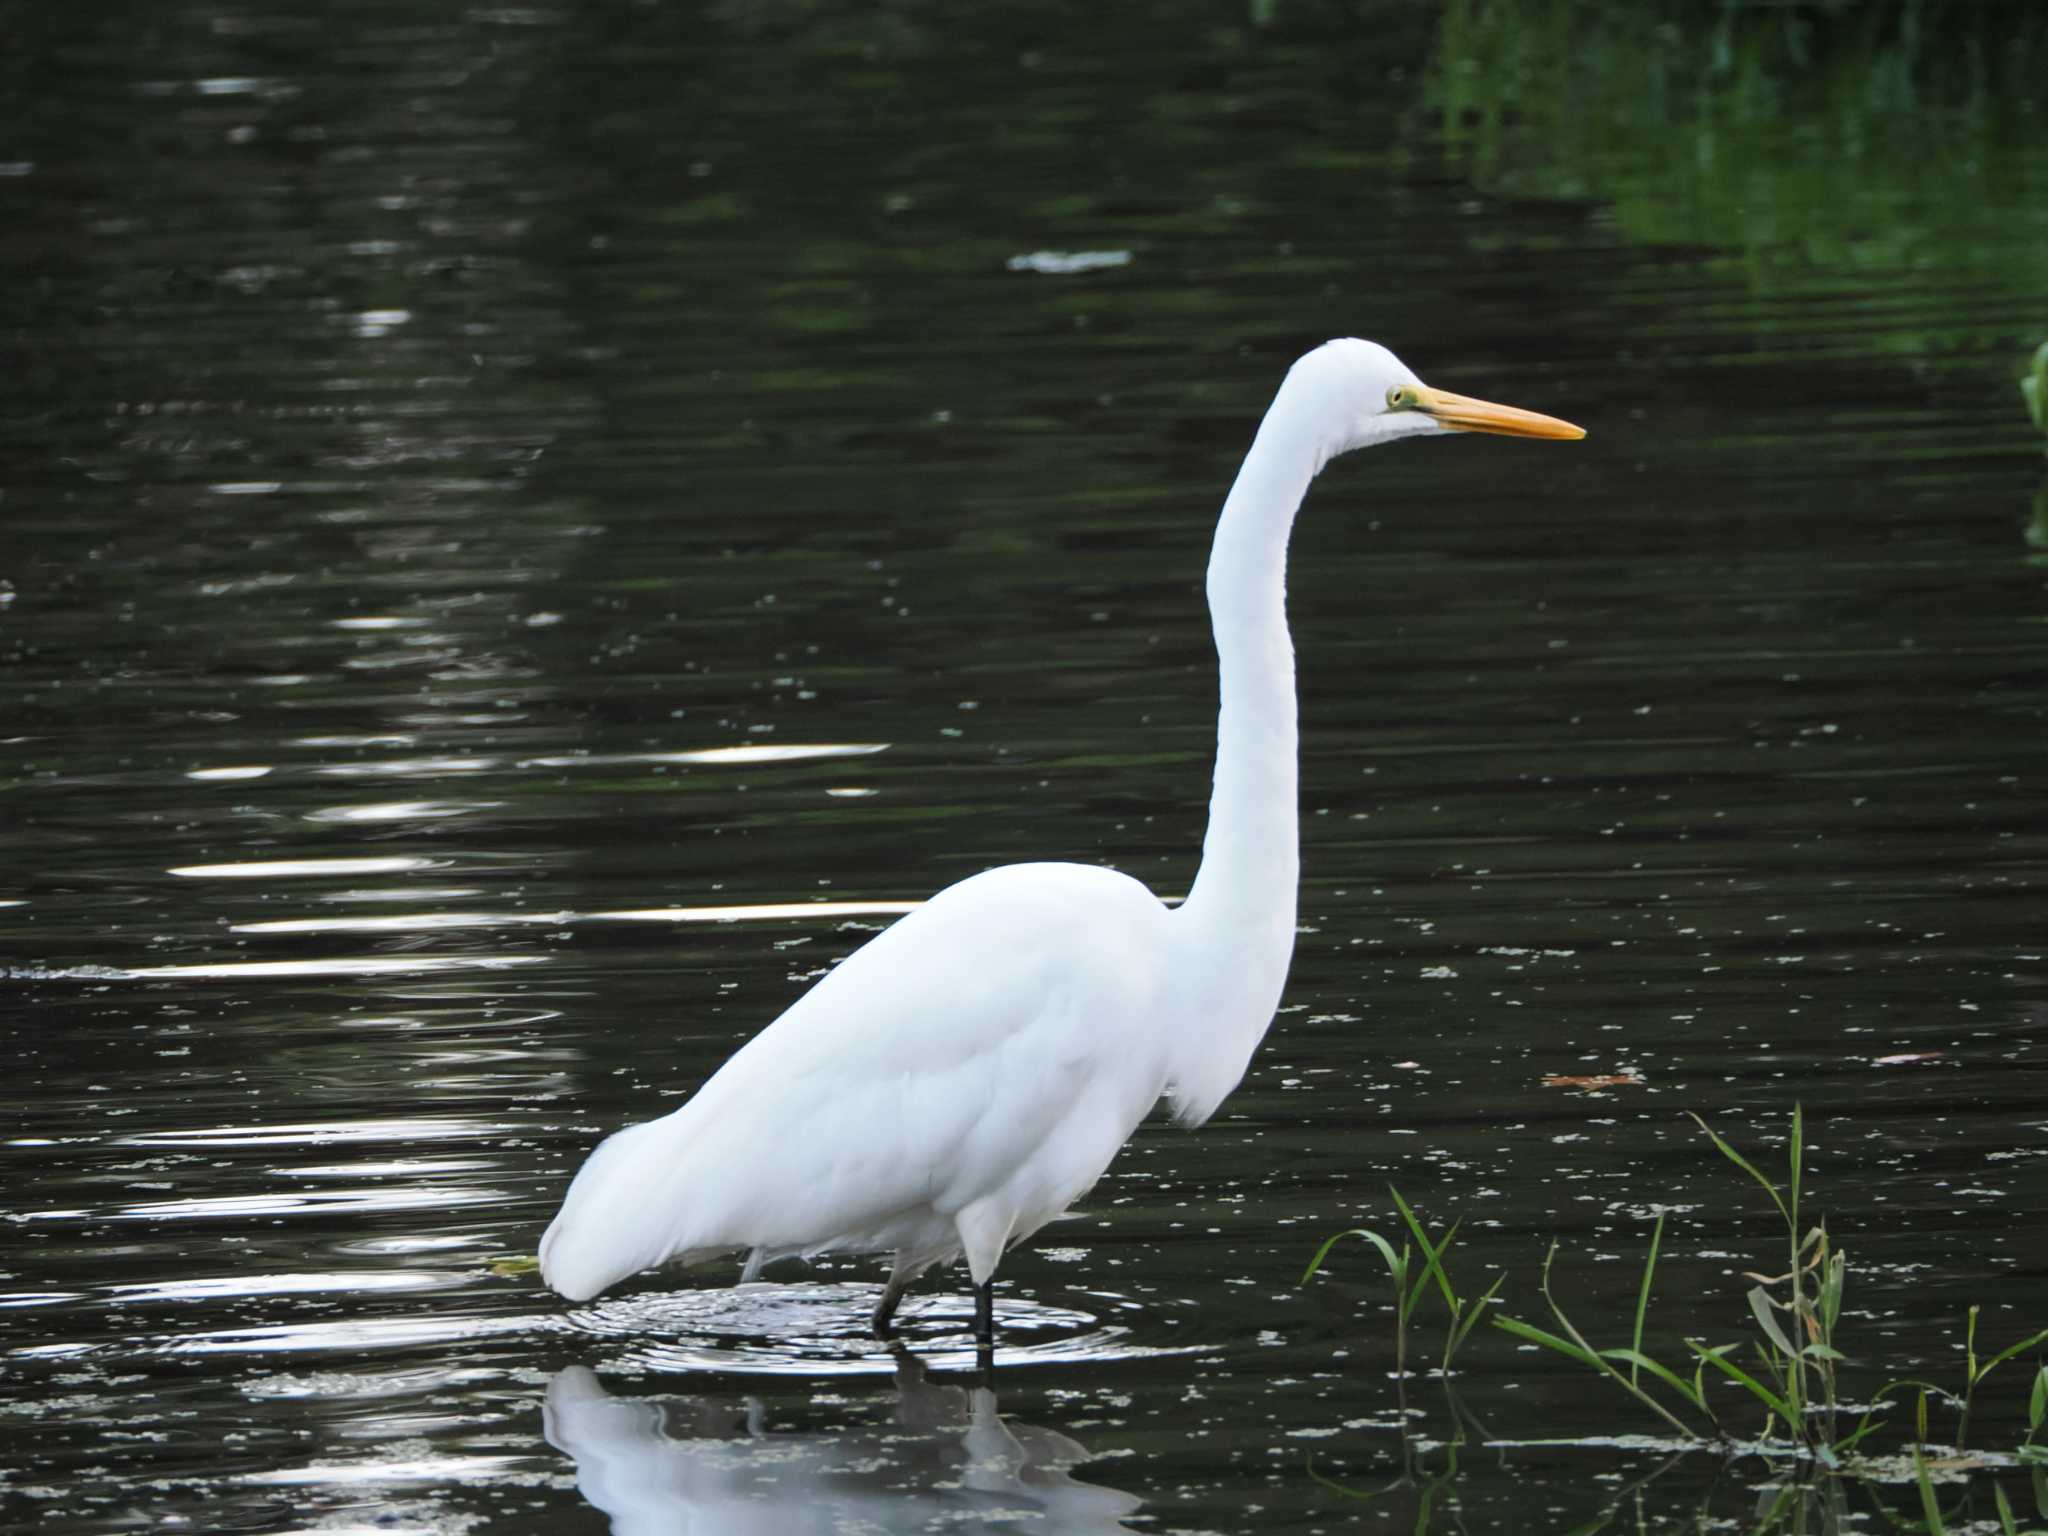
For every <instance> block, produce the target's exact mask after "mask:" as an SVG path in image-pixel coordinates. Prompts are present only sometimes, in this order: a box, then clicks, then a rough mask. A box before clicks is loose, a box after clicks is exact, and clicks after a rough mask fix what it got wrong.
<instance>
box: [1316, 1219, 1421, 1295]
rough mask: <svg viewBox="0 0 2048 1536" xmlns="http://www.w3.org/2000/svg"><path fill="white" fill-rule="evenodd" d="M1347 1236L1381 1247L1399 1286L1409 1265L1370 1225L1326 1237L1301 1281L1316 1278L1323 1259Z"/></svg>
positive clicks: (1381, 1252)
mask: <svg viewBox="0 0 2048 1536" xmlns="http://www.w3.org/2000/svg"><path fill="white" fill-rule="evenodd" d="M1347 1237H1362V1238H1364V1239H1365V1240H1366V1241H1367V1242H1369V1243H1371V1244H1372V1245H1373V1247H1375V1248H1377V1249H1379V1251H1380V1257H1381V1258H1383V1259H1385V1260H1386V1261H1387V1268H1388V1269H1390V1270H1392V1271H1393V1275H1394V1284H1395V1285H1397V1286H1398V1285H1399V1284H1400V1283H1401V1281H1402V1280H1403V1279H1404V1278H1405V1275H1404V1274H1403V1271H1404V1270H1405V1269H1406V1268H1407V1266H1406V1265H1405V1264H1403V1263H1402V1262H1401V1260H1400V1259H1398V1258H1396V1257H1395V1256H1394V1245H1393V1244H1392V1243H1390V1242H1388V1241H1387V1240H1386V1239H1385V1238H1384V1237H1381V1236H1380V1235H1379V1233H1377V1232H1374V1231H1372V1230H1371V1229H1370V1228H1368V1227H1353V1228H1351V1230H1350V1231H1348V1232H1339V1233H1338V1234H1337V1235H1336V1236H1335V1237H1332V1238H1328V1239H1326V1240H1325V1241H1324V1243H1323V1246H1322V1247H1320V1248H1318V1249H1317V1250H1316V1256H1315V1257H1314V1258H1312V1259H1310V1260H1309V1261H1308V1268H1307V1269H1305V1270H1303V1271H1302V1272H1301V1283H1302V1284H1303V1285H1307V1284H1308V1283H1309V1281H1311V1280H1313V1279H1314V1278H1315V1273H1316V1271H1317V1270H1319V1269H1321V1268H1322V1267H1323V1261H1324V1260H1325V1259H1327V1258H1328V1257H1329V1256H1330V1250H1331V1249H1332V1248H1334V1247H1336V1246H1337V1245H1338V1244H1339V1243H1341V1242H1343V1241H1344V1239H1345V1238H1347Z"/></svg>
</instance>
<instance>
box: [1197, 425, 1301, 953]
mask: <svg viewBox="0 0 2048 1536" xmlns="http://www.w3.org/2000/svg"><path fill="white" fill-rule="evenodd" d="M1285 404H1286V396H1285V392H1284V391H1283V394H1282V398H1281V400H1280V402H1278V403H1276V408H1275V410H1274V412H1273V413H1272V414H1271V415H1269V417H1268V419H1267V421H1266V423H1265V425H1264V426H1263V427H1261V429H1260V431H1259V435H1258V438H1257V440H1256V441H1255V442H1254V443H1253V444H1252V448H1251V452H1250V453H1249V454H1247V455H1246V456H1245V461H1244V467H1243V468H1242V469H1240V470H1239V471H1238V476H1237V483H1236V484H1235V485H1233V486H1232V487H1231V489H1230V495H1229V497H1228V499H1227V500H1225V502H1224V503H1223V516H1222V519H1221V521H1219V522H1218V524H1217V526H1216V542H1215V546H1214V547H1213V548H1212V550H1211V551H1210V554H1209V578H1208V589H1209V617H1210V622H1211V623H1212V624H1213V625H1214V627H1215V631H1216V659H1217V663H1218V668H1219V672H1220V680H1221V685H1222V704H1221V708H1220V710H1219V712H1218V717H1217V724H1216V781H1215V787H1214V789H1213V790H1212V792H1211V794H1210V797H1209V830H1208V833H1207V834H1206V835H1205V836H1204V838H1203V839H1202V866H1201V869H1200V871H1199V872H1198V873H1197V874H1196V876H1195V883H1194V887H1193V889H1192V890H1190V891H1189V893H1188V899H1187V901H1186V903H1185V904H1184V907H1183V912H1184V913H1185V915H1186V917H1187V918H1188V919H1190V920H1191V922H1190V924H1189V926H1191V927H1196V928H1200V929H1203V930H1213V931H1214V933H1215V935H1216V936H1217V937H1218V938H1220V937H1221V936H1222V934H1223V933H1225V932H1231V933H1235V934H1236V935H1237V937H1238V940H1239V942H1240V943H1242V941H1243V940H1244V939H1245V938H1246V937H1248V936H1249V935H1248V930H1249V931H1250V932H1255V933H1257V934H1259V935H1262V936H1267V937H1269V938H1274V937H1279V938H1284V946H1285V948H1284V950H1283V954H1282V960H1281V963H1282V965H1283V966H1284V964H1285V953H1286V952H1287V951H1291V949H1292V946H1293V939H1294V902H1295V885H1296V882H1297V880H1298V878H1299V875H1300V867H1301V859H1300V831H1299V808H1298V806H1297V803H1296V788H1295V785H1296V767H1295V755H1296V754H1295V743H1296V733H1295V700H1294V645H1293V642H1292V641H1291V640H1290V638H1289V636H1288V633H1287V537H1288V534H1289V532H1290V531H1291V530H1292V529H1293V527H1294V514H1295V512H1296V511H1297V510H1298V509H1299V508H1300V506H1301V499H1302V496H1303V495H1304V494H1305V493H1306V492H1307V490H1308V484H1309V481H1310V480H1311V479H1312V478H1313V477H1314V475H1315V472H1316V470H1317V469H1318V468H1320V467H1321V461H1322V453H1321V451H1320V450H1319V448H1318V446H1317V444H1316V442H1315V440H1314V439H1313V438H1312V437H1311V436H1310V435H1309V434H1307V433H1305V432H1304V431H1302V430H1300V428H1299V427H1298V426H1296V425H1294V424H1293V423H1292V422H1291V421H1290V420H1289V413H1287V412H1286V411H1285V410H1284V406H1285Z"/></svg>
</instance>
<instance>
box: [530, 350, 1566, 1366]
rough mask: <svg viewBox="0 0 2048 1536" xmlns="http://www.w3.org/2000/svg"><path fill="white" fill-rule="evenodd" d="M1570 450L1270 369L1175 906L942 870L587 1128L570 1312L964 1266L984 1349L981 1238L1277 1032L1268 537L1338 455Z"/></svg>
mask: <svg viewBox="0 0 2048 1536" xmlns="http://www.w3.org/2000/svg"><path fill="white" fill-rule="evenodd" d="M1457 430H1469V431H1490V432H1501V433H1507V434H1510V435H1515V436H1524V437H1552V438H1570V437H1581V436H1583V435H1584V434H1583V432H1581V431H1580V429H1579V428H1577V427H1574V426H1571V425H1569V424H1567V423H1565V422H1561V421H1558V420H1556V419H1554V418H1552V417H1548V416H1538V415H1535V414H1534V413H1532V412H1527V411H1518V410H1515V409H1513V408H1512V407H1508V406H1496V405H1489V404H1486V403H1485V402H1482V401H1476V400H1468V399H1466V398H1464V397H1463V396H1458V395H1451V394H1446V393H1444V392H1442V391H1439V390H1432V389H1430V388H1428V387H1427V386H1425V385H1423V384H1422V383H1421V382H1420V381H1419V380H1417V379H1416V377H1415V375H1414V374H1412V373H1411V372H1409V370H1408V369H1407V368H1406V367H1405V366H1403V364H1402V363H1401V362H1400V360H1399V359H1398V358H1396V357H1395V356H1394V355H1393V354H1392V353H1391V352H1389V351H1388V350H1387V349H1386V348H1384V347H1382V346H1379V345H1377V344H1376V343H1373V342H1369V341H1358V340H1343V341H1332V342H1329V343H1327V344H1326V345H1324V346H1321V347H1318V348H1316V349H1315V350H1314V351H1313V352H1310V353H1309V354H1308V355H1307V356H1305V357H1303V358H1302V359H1301V360H1300V361H1299V362H1297V363H1296V364H1295V365H1294V367H1293V368H1292V369H1291V370H1289V372H1288V375H1287V378H1286V381H1285V382H1284V383H1283V384H1282V385H1281V387H1280V392H1279V394H1278V396H1277V397H1276V398H1275V399H1274V401H1273V405H1272V407H1271V409H1270V410H1268V411H1267V413H1266V418H1265V420H1264V422H1263V423H1261V425H1260V427H1259V431H1258V436H1257V438H1256V440H1255V441H1254V442H1253V443H1252V447H1251V451H1250V453H1248V454H1247V455H1246V457H1245V461H1244V465H1243V467H1242V468H1241V469H1240V470H1239V471H1238V476H1237V481H1236V484H1235V485H1233V486H1232V487H1231V491H1230V495H1229V498H1228V499H1227V500H1226V501H1225V502H1224V505H1223V515H1222V518H1221V521H1220V522H1219V523H1218V525H1217V529H1216V539H1215V545H1214V547H1213V549H1212V551H1211V554H1210V558H1209V573H1208V597H1209V610H1210V615H1211V619H1212V622H1213V624H1214V628H1215V635H1216V652H1217V659H1218V662H1219V665H1220V673H1221V695H1222V702H1221V710H1220V714H1219V719H1218V725H1217V748H1216V777H1215V785H1214V789H1213V792H1212V794H1211V797H1210V802H1209V828H1208V833H1207V835H1206V836H1205V837H1204V839H1203V842H1202V863H1201V868H1200V870H1199V872H1198V873H1197V875H1196V877H1195V882H1194V886H1193V888H1192V889H1191V890H1190V891H1189V893H1188V897H1187V900H1186V901H1184V902H1183V903H1181V905H1180V906H1179V907H1177V908H1168V907H1167V906H1165V905H1164V904H1162V903H1161V902H1160V901H1159V899H1158V898H1157V897H1155V896H1154V895H1153V894H1152V893H1151V892H1150V891H1148V890H1147V889H1146V888H1145V887H1144V886H1143V885H1141V884H1140V883H1139V882H1138V881H1136V880H1133V879H1131V878H1130V877H1129V876H1128V875H1122V874H1118V873H1116V872H1115V871H1114V870H1108V869H1101V868H1096V867H1093V866H1089V865H1081V864H1013V865H1009V866H1006V867H1004V868H1001V869H992V870H988V871H986V872H985V873H983V874H979V875H975V876H972V877H971V878H969V879H966V880H962V881H961V882H960V883H959V884H957V885H953V886H950V887H948V888H947V889H946V890H944V891H941V892H940V893H939V894H938V895H937V896H935V897H933V898H932V899H931V900H930V901H929V902H927V903H926V904H925V905H924V906H923V907H921V908H919V909H918V910H917V911H915V912H912V913H910V914H909V915H908V916H906V917H904V918H902V919H900V920H899V921H898V922H897V923H895V924H894V925H893V926H892V927H890V928H889V929H887V930H886V931H884V932H883V933H881V934H879V935H877V936H876V937H875V938H874V939H872V940H870V941H869V942H868V943H867V944H865V945H864V946H862V947H861V948H860V949H858V950H856V951H855V952H854V953H853V954H852V955H850V956H848V957H847V958H846V959H845V960H844V961H843V962H842V963H841V964H840V965H839V966H838V967H837V969H835V970H833V971H832V972H830V973H829V974H827V975H826V976H825V977H824V978H823V979H821V980H820V981H819V982H818V984H817V985H816V986H814V987H813V988H812V989H811V990H810V991H809V992H807V993H806V994H804V996H802V997H801V998H799V999H797V1001H796V1002H795V1004H793V1005H792V1006H791V1007H790V1008H789V1010H788V1011H787V1012H785V1013H784V1014H783V1015H782V1016H781V1017H780V1018H778V1019H776V1020H775V1022H774V1023H772V1024H770V1025H769V1026H768V1027H767V1028H766V1029H764V1030H762V1031H761V1033H760V1034H758V1035H756V1036H755V1037H754V1038H753V1039H752V1040H750V1041H749V1042H748V1043H747V1044H746V1045H745V1046H743V1047H741V1048H740V1050H738V1051H737V1052H735V1053H734V1054H733V1056H732V1058H731V1060H729V1061H727V1062H726V1064H725V1065H724V1066H723V1067H721V1068H720V1069H719V1070H718V1072H717V1073H716V1074H714V1075H713V1076H712V1078H711V1079H710V1081H709V1082H707V1083H705V1084H704V1086H703V1087H702V1088H700V1089H699V1090H698V1091H697V1093H696V1094H695V1095H694V1096H693V1097H692V1098H690V1099H689V1101H688V1102H686V1103H685V1104H684V1105H683V1106H682V1108H680V1109H678V1110H676V1111H675V1112H674V1113H673V1114H670V1115H667V1116H664V1117H663V1118H661V1119H659V1120H652V1121H648V1122H647V1123H645V1124H642V1125H635V1126H631V1127H629V1128H627V1129H626V1130H623V1131H620V1132H619V1133H617V1134H616V1135H614V1136H612V1137H610V1138H609V1139H608V1140H606V1141H605V1142H603V1143H602V1144H601V1145H600V1146H599V1147H598V1148H597V1150H596V1151H595V1152H593V1153H592V1154H591V1155H590V1158H589V1160H588V1161H587V1162H586V1163H585V1164H584V1165H583V1168H582V1170H581V1171H580V1172H579V1173H578V1174H577V1175H576V1178H575V1180H574V1182H573V1183H572V1184H571V1185H570V1187H569V1193H568V1196H567V1198H566V1199H565V1200H564V1201H563V1202H562V1209H561V1211H560V1212H559V1213H558V1214H557V1215H556V1217H555V1219H554V1221H553V1223H552V1224H550V1225H549V1227H548V1230H547V1232H546V1234H545V1235H544V1236H543V1237H542V1238H541V1244H540V1262H541V1274H542V1276H543V1278H544V1279H545V1280H546V1281H547V1283H548V1284H549V1285H551V1286H553V1287H554V1288H555V1290H557V1291H559V1292H560V1293H561V1294H562V1295H564V1296H566V1297H568V1298H570V1299H571V1300H577V1301H581V1300H585V1299H587V1298H589V1297H592V1296H595V1295H596V1294H597V1293H598V1292H600V1291H602V1290H604V1289H605V1288H606V1287H607V1286H609V1285H612V1284H614V1283H615V1282H617V1281H619V1280H622V1279H624V1278H625V1277H626V1276H628V1275H632V1274H635V1273H637V1272H638V1271H640V1270H643V1269H648V1268H652V1267H654V1266H656V1265H659V1264H664V1263H669V1262H672V1261H673V1262H679V1263H684V1264H688V1263H692V1262H695V1261H698V1260H701V1259H707V1258H711V1257H713V1256H715V1255H718V1254H723V1253H731V1252H734V1251H737V1250H745V1251H747V1253H748V1254H749V1258H748V1263H747V1270H746V1274H747V1275H748V1276H749V1277H751V1276H752V1275H753V1274H754V1273H755V1272H756V1271H757V1270H758V1269H759V1267H760V1265H761V1264H762V1263H764V1262H767V1261H769V1260H772V1259H775V1258H779V1257H782V1256H784V1255H789V1254H804V1255H811V1254H817V1253H822V1252H825V1251H827V1250H840V1251H849V1252H857V1253H889V1254H893V1255H894V1256H895V1265H894V1269H893V1271H892V1272H891V1275H890V1279H889V1285H888V1288H887V1289H886V1291H885V1292H884V1293H883V1297H882V1300H881V1302H880V1304H879V1305H878V1306H877V1307H876V1309H875V1319H874V1321H875V1327H876V1330H877V1332H886V1330H887V1327H888V1323H889V1319H890V1317H891V1315H892V1314H893V1312H894V1310H895V1306H896V1302H897V1300H898V1299H899V1298H900V1296H901V1294H902V1292H903V1289H904V1287H905V1286H907V1285H908V1284H909V1283H910V1282H911V1281H912V1280H913V1279H915V1278H916V1277H917V1275H919V1274H920V1273H921V1272H922V1271H924V1270H925V1269H927V1268H929V1267H930V1266H932V1265H934V1264H939V1263H945V1262H950V1261H951V1260H953V1259H955V1258H957V1257H959V1256H960V1255H961V1254H963V1253H964V1254H965V1255H966V1257H967V1265H968V1270H969V1272H970V1273H971V1274H972V1276H973V1280H974V1284H975V1287H976V1289H977V1292H978V1297H977V1300H978V1309H977V1331H978V1333H979V1334H980V1336H981V1337H982V1338H983V1339H984V1341H986V1340H987V1338H988V1337H989V1333H990V1328H991V1323H990V1318H989V1289H988V1288H989V1285H990V1282H991V1280H992V1278H993V1277H994V1275H995V1272H996V1266H997V1264H998V1262H999V1261H1000V1260H1001V1258H1002V1255H1003V1251H1004V1250H1005V1249H1006V1248H1007V1247H1009V1246H1010V1245H1011V1244H1012V1243H1015V1242H1018V1241H1020V1240H1021V1239H1023V1238H1025V1237H1028V1236H1029V1235H1030V1234H1031V1233H1033V1232H1035V1231H1037V1230H1038V1228H1040V1227H1041V1226H1043V1225H1044V1224H1045V1223H1046V1222H1048V1221H1051V1220H1052V1219H1053V1218H1054V1217H1055V1216H1058V1215H1059V1214H1060V1213H1061V1212H1062V1211H1064V1210H1066V1209H1067V1208H1068V1206H1070V1205H1071V1204H1073V1203H1074V1201H1076V1200H1078V1199H1079V1198H1080V1197H1081V1196H1082V1195H1083V1194H1084V1193H1086V1191H1087V1190H1088V1189H1089V1187H1090V1186H1092V1185H1093V1184H1094V1183H1095V1181H1096V1180H1097V1179H1098V1178H1100V1177H1101V1176H1102V1173H1103V1170H1105V1169H1106V1168H1107V1167H1108V1166H1109V1164H1110V1161H1111V1159H1113V1158H1114V1157H1115V1156H1116V1153H1117V1149H1118V1148H1119V1147H1121V1146H1122V1145H1123V1144H1124V1142H1125V1141H1126V1140H1127V1139H1128V1138H1129V1136H1130V1134H1131V1132H1132V1131H1133V1130H1134V1129H1136V1127H1137V1125H1138V1123H1139V1121H1141V1120H1142V1119H1144V1117H1145V1115H1146V1114H1147V1113H1148V1112H1149V1111H1150V1110H1151V1108H1152V1106H1153V1105H1154V1104H1156V1103H1157V1102H1158V1101H1159V1100H1160V1098H1161V1097H1162V1096H1164V1097H1166V1098H1168V1099H1170V1100H1171V1102H1172V1105H1173V1110H1174V1115H1175V1118H1176V1119H1178V1120H1179V1121H1181V1122H1182V1123H1183V1124H1187V1125H1199V1124H1201V1123H1202V1122H1203V1121H1204V1120H1207V1119H1208V1118H1209V1116H1210V1115H1212V1114H1213V1113H1214V1112H1215V1110H1216V1107H1217V1105H1219V1104H1220V1103H1222V1101H1223V1099H1224V1097H1225V1096H1226V1095H1227V1094H1228V1093H1229V1092H1230V1091H1231V1089H1233V1088H1234V1087H1236V1086H1237V1083H1238V1080H1239V1079H1240V1078H1241V1077H1242V1076H1243V1075H1244V1070H1245V1066H1246V1064H1247V1063H1248V1062H1249V1061H1250V1059H1251V1054H1252V1052H1253V1050H1254V1049H1256V1048H1257V1046H1258V1043H1259V1041H1260V1039H1261V1038H1262V1037H1263V1036H1264V1035H1265V1033H1266V1029H1267V1026H1268V1025H1269V1024H1271V1022H1272V1020H1273V1015H1274V1011H1275V1009H1276V1008H1277V1007H1278V1005H1279V1002H1280V992H1281V987H1282V985H1283V984H1284V982H1285V981H1286V978H1287V966H1288V961H1289V959H1290V958H1291V956H1292V954H1293V949H1294V925H1295V887H1296V881H1297V875H1298V869H1299V858H1298V851H1297V850H1298V832H1297V810H1296V804H1295V696H1294V649H1293V646H1292V643H1291V642H1290V640H1289V637H1288V632H1287V614H1286V562H1287V539H1288V534H1289V532H1290V530H1291V529H1292V527H1293V525H1294V517H1295V513H1296V511H1297V510H1298V509H1299V507H1300V505H1301V501H1302V497H1303V495H1304V494H1305V493H1306V492H1307V490H1308V485H1309V482H1310V481H1311V480H1312V479H1313V478H1314V477H1315V475H1316V473H1317V472H1318V471H1319V470H1320V469H1321V468H1322V467H1323V465H1324V464H1326V463H1328V462H1329V460H1330V459H1332V458H1333V457H1335V456H1336V455H1337V454H1340V453H1344V452H1347V451H1349V450H1350V449H1353V448H1362V447H1365V446H1367V445H1369V444H1373V443H1379V442H1385V441H1389V440H1391V439H1393V438H1396V437H1407V436H1420V435H1425V434H1432V433H1441V432H1447V431H1457Z"/></svg>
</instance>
